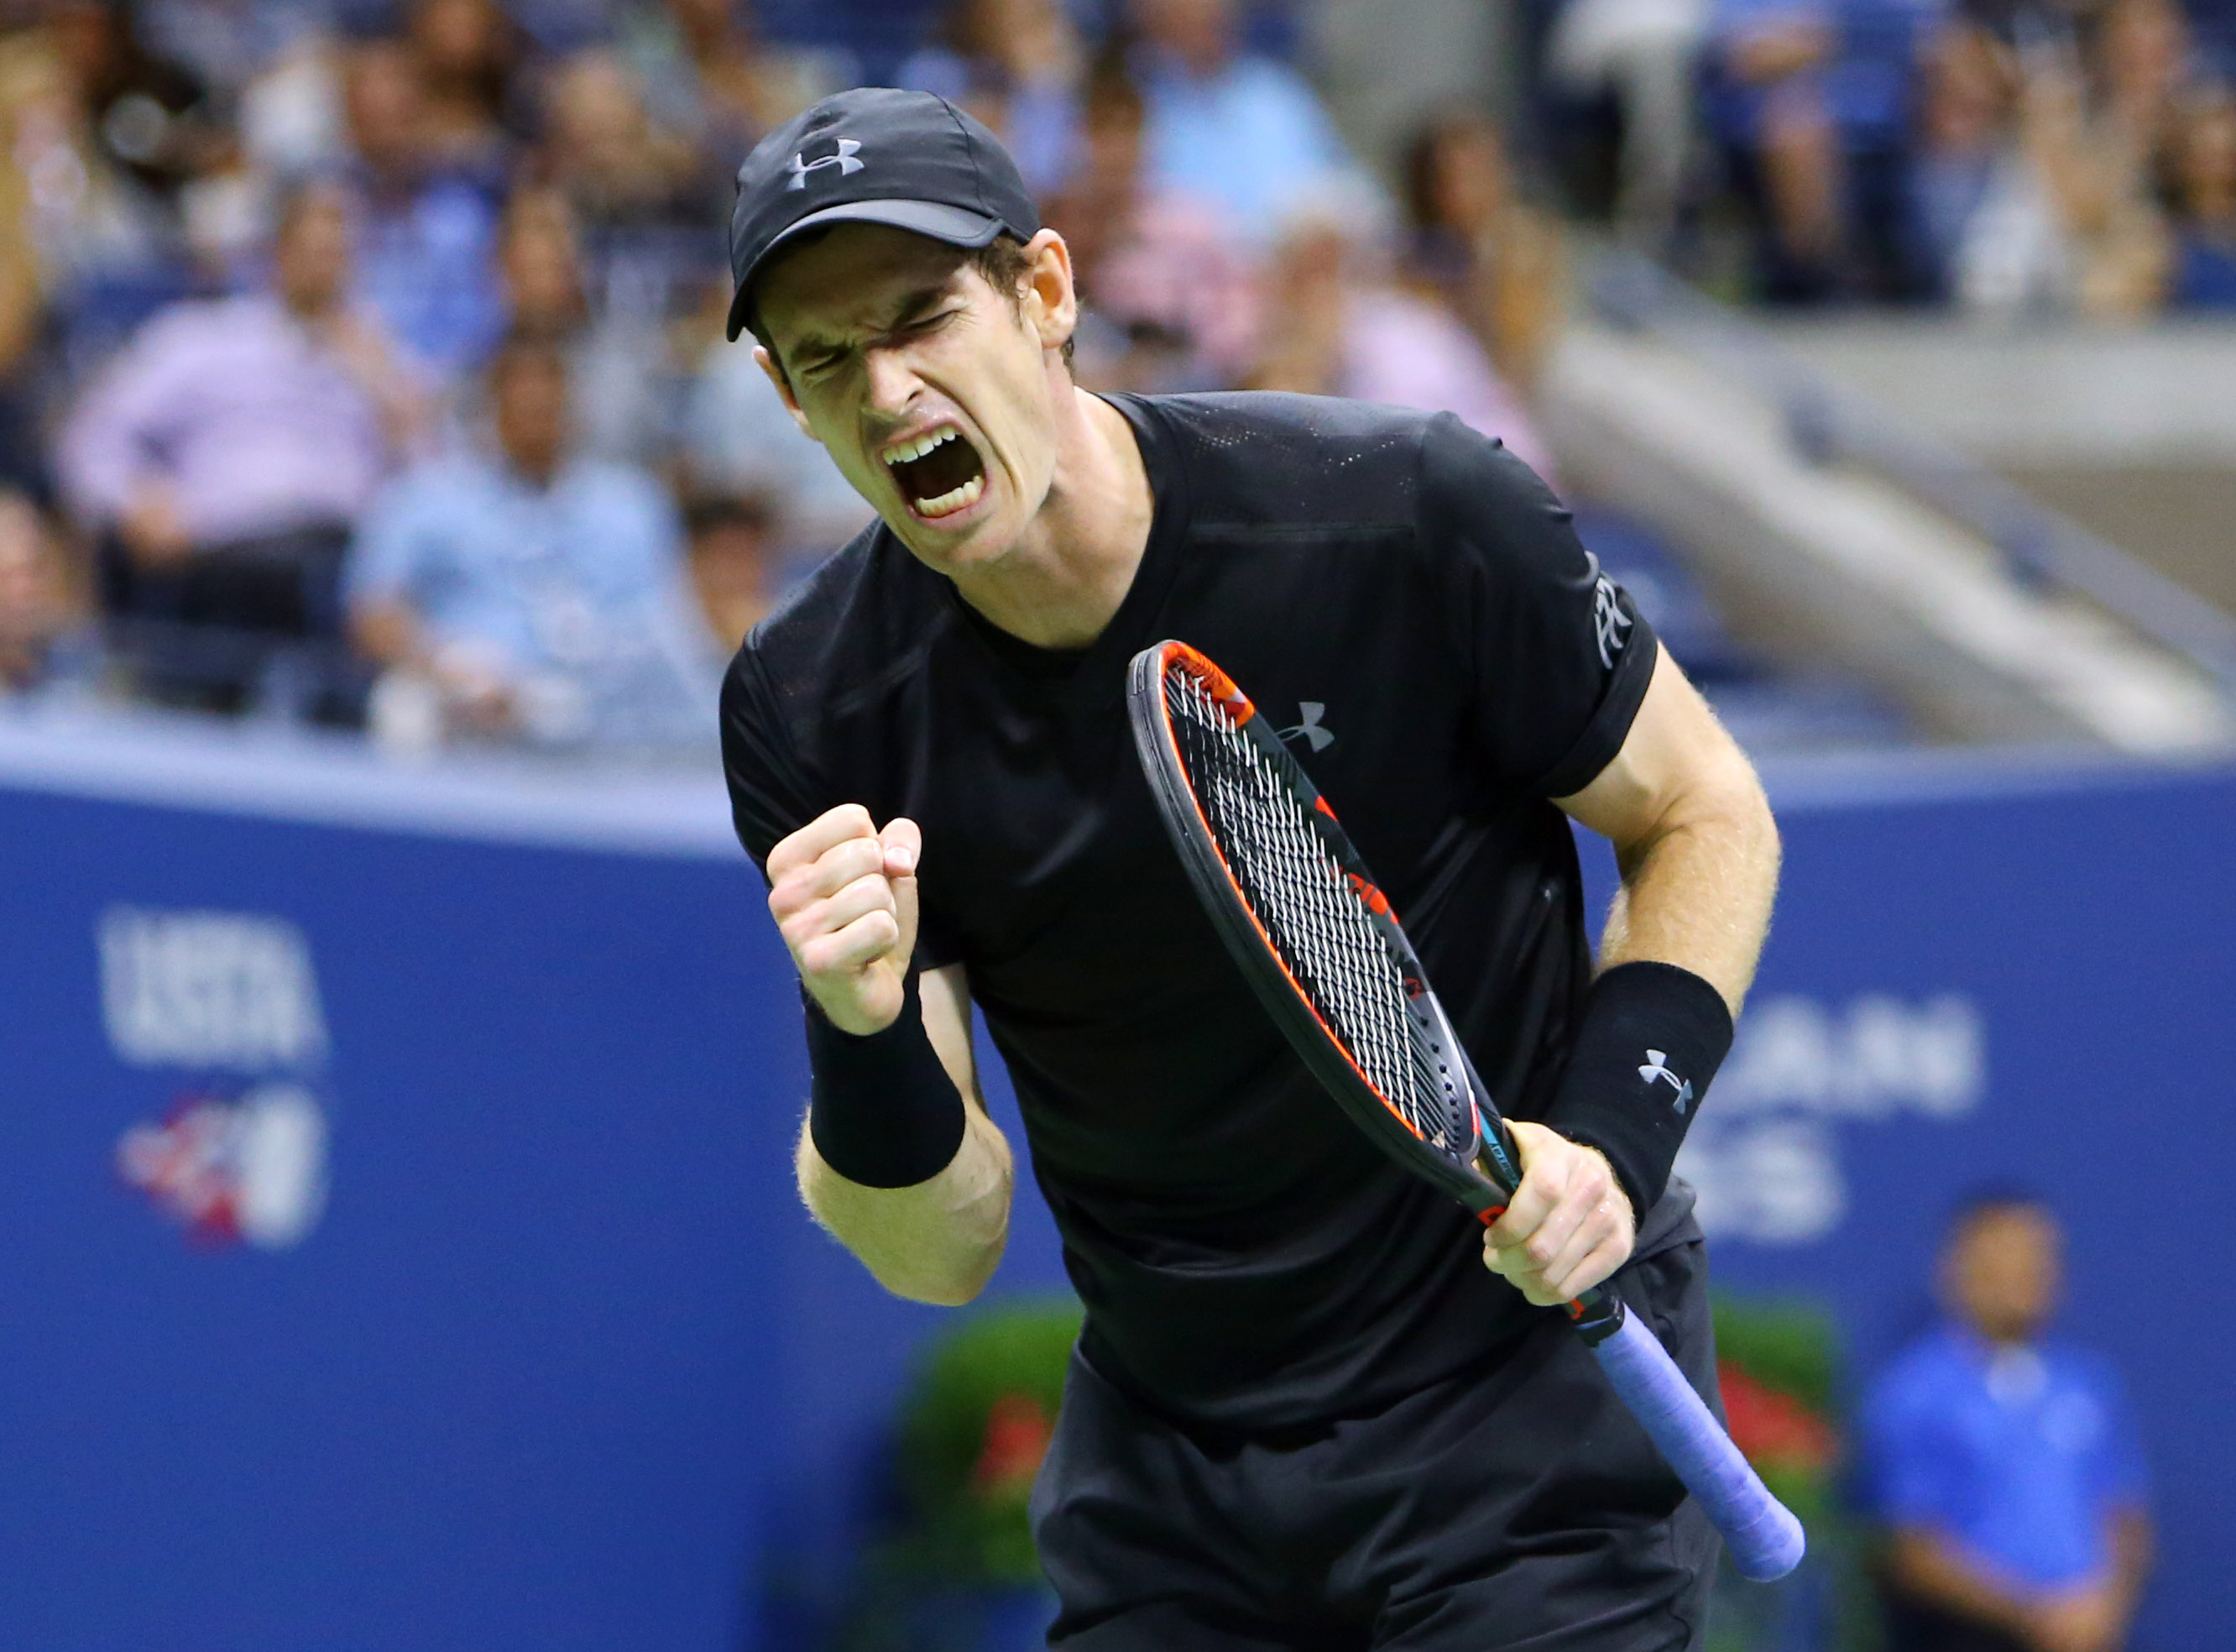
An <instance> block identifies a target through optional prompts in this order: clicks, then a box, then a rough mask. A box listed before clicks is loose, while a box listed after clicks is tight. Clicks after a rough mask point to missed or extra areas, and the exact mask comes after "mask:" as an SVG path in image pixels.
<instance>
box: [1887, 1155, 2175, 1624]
mask: <svg viewBox="0 0 2236 1652" xmlns="http://www.w3.org/2000/svg"><path fill="white" fill-rule="evenodd" d="M2061 1248H2062V1234H2060V1232H2059V1229H2058V1226H2057V1223H2056V1221H2055V1219H2054V1218H2053V1217H2052V1216H2051V1214H2049V1210H2048V1209H2047V1208H2045V1207H2044V1206H2043V1205H2042V1203H2041V1202H2040V1201H2037V1200H2035V1199H2034V1198H2032V1197H2030V1196H2029V1195H2023V1194H2016V1193H2006V1192H1996V1193H1991V1194H1989V1195H1984V1196H1982V1197H1979V1198H1976V1199H1975V1200H1973V1201H1970V1202H1969V1203H1968V1204H1967V1205H1966V1206H1965V1208H1963V1209H1962V1210H1961V1211H1960V1212H1959V1214H1958V1215H1957V1219H1956V1221H1955V1222H1954V1223H1953V1224H1952V1225H1951V1227H1950V1233H1949V1236H1948V1239H1947V1241H1946V1243H1945V1245H1944V1247H1943V1253H1942V1258H1941V1265H1940V1274H1939V1281H1938V1282H1939V1289H1940V1296H1941V1301H1942V1306H1943V1313H1944V1319H1943V1323H1942V1324H1941V1326H1939V1327H1938V1328H1937V1329H1936V1330H1934V1331H1932V1332H1930V1333H1928V1334H1927V1335H1926V1336H1925V1337H1924V1339H1921V1340H1920V1341H1918V1342H1917V1343H1916V1344H1915V1345H1913V1346H1911V1347H1910V1349H1909V1350H1908V1351H1907V1352H1906V1353H1904V1354H1903V1355H1902V1357H1901V1358H1900V1359H1897V1361H1896V1363H1895V1364H1894V1366H1892V1367H1891V1369H1890V1370H1888V1371H1887V1372H1885V1374H1884V1375H1883V1376H1882V1377H1881V1378H1880V1379H1879V1380H1878V1384H1877V1385H1875V1386H1874V1388H1873V1389H1872V1391H1871V1394H1870V1395H1869V1397H1868V1399H1867V1400H1866V1402H1865V1404H1864V1408H1863V1412H1862V1418H1861V1452H1862V1459H1861V1461H1862V1468H1863V1471H1864V1478H1865V1480H1866V1482H1867V1484H1868V1490H1869V1496H1870V1500H1871V1504H1872V1506H1873V1509H1874V1510H1875V1512H1876V1514H1877V1515H1878V1518H1879V1519H1880V1520H1882V1521H1883V1522H1884V1524H1885V1526H1886V1528H1887V1531H1888V1538H1889V1543H1888V1549H1887V1553H1886V1559H1885V1564H1884V1576H1883V1587H1884V1597H1885V1601H1886V1605H1887V1611H1888V1619H1889V1641H1890V1644H1891V1645H1892V1646H1896V1647H1899V1648H1902V1649H1904V1652H2117V1649H2119V1648H2120V1647H2121V1646H2122V1645H2123V1644H2124V1643H2125V1642H2126V1638H2127V1625H2128V1623H2129V1622H2130V1621H2131V1620H2132V1618H2133V1616H2134V1609H2135V1603H2136V1600H2137V1597H2138V1596H2139V1595H2140V1593H2141V1588H2142V1583H2143V1579H2144V1576H2145V1574H2146V1572H2147V1570H2148V1566H2149V1555H2150V1549H2151V1528H2150V1521H2149V1517H2148V1516H2147V1513H2146V1512H2145V1507H2144V1496H2145V1487H2144V1473H2143V1465H2142V1460H2141V1451H2140V1448H2139V1446H2138V1445H2137V1442H2136V1436H2135V1422H2134V1417H2133V1415H2132V1414H2131V1413H2130V1412H2129V1410H2128V1408H2127V1400H2126V1398H2125V1395H2124V1392H2123V1391H2122V1389H2121V1385H2120V1382H2119V1379H2118V1378H2117V1377H2116V1376H2115V1375H2114V1372H2113V1371H2112V1369H2111V1367H2110V1366H2109V1365H2108V1364H2107V1363H2106V1362H2105V1361H2104V1360H2102V1359H2100V1358H2098V1357H2097V1356H2095V1355H2094V1354H2091V1353H2085V1352H2083V1351H2081V1350H2080V1349H2077V1348H2075V1347H2072V1346H2069V1345H2068V1344H2066V1343H2064V1342H2062V1341H2060V1340H2056V1339H2049V1338H2048V1337H2046V1336H2045V1334H2044V1333H2045V1330H2046V1328H2047V1326H2048V1325H2049V1320H2050V1319H2051V1317H2052V1315H2053V1314H2054V1313H2055V1309H2056V1305H2057V1299H2058V1294H2059V1290H2060V1274H2061V1267H2062V1263H2061V1257H2060V1252H2061Z"/></svg>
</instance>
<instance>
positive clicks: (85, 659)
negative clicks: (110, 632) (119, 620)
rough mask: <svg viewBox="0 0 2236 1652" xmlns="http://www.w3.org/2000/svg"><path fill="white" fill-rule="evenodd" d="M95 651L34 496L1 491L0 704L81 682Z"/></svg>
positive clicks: (78, 594)
mask: <svg viewBox="0 0 2236 1652" xmlns="http://www.w3.org/2000/svg"><path fill="white" fill-rule="evenodd" d="M96 654H97V650H96V649H95V646H94V642H93V639H92V636H91V634H90V631H89V627H88V623H87V614H86V608H85V602H84V596H83V593H82V590H81V589H79V586H78V582H76V580H74V579H73V578H72V577H71V570H70V567H69V562H68V559H67V557H66V556H65V554H64V551H63V549H62V542H61V540H60V539H59V538H58V537H57V536H56V535H55V533H54V532H53V530H52V529H51V528H50V526H49V523H48V522H47V520H46V518H45V517H43V515H42V514H41V512H40V510H39V508H38V507H37V506H36V504H34V503H32V502H31V501H30V499H29V498H27V497H25V496H24V495H23V494H22V493H19V492H16V491H15V490H11V489H9V488H6V487H0V699H4V698H5V697H7V696H8V695H10V694H34V693H36V692H38V691H40V690H42V689H44V688H52V687H55V686H56V685H58V684H60V683H62V682H65V681H72V680H74V679H76V678H81V677H82V675H84V674H85V673H86V672H88V671H89V670H90V669H91V668H92V665H93V661H94V660H95V656H96Z"/></svg>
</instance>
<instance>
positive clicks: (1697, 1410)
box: [1592, 1313, 1808, 1583]
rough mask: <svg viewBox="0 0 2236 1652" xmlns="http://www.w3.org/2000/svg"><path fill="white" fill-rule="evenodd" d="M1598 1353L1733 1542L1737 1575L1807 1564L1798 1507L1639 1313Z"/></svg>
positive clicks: (1765, 1575) (1763, 1574) (1759, 1578)
mask: <svg viewBox="0 0 2236 1652" xmlns="http://www.w3.org/2000/svg"><path fill="white" fill-rule="evenodd" d="M1592 1352H1593V1353H1595V1354H1597V1355H1598V1356H1599V1361H1600V1367H1601V1369H1602V1370H1603V1371H1605V1372H1607V1374H1608V1382H1609V1383H1611V1384H1613V1385H1614V1386H1615V1392H1616V1393H1618V1394H1620V1395H1621V1397H1622V1403H1623V1404H1624V1405H1628V1407H1630V1414H1631V1415H1632V1416H1634V1417H1635V1418H1638V1420H1639V1423H1640V1424H1641V1425H1642V1426H1643V1427H1644V1428H1645V1430H1646V1432H1647V1434H1649V1435H1651V1436H1652V1437H1653V1439H1654V1444H1655V1445H1658V1446H1660V1447H1661V1455H1662V1456H1663V1457H1665V1458H1667V1459H1668V1461H1669V1466H1670V1467H1671V1468H1673V1469H1674V1470H1676V1471H1677V1478H1679V1479H1680V1480H1682V1481H1684V1483H1685V1486H1686V1489H1687V1491H1691V1492H1692V1494H1693V1496H1694V1497H1698V1498H1700V1506H1701V1507H1702V1508H1704V1509H1706V1510H1707V1511H1708V1518H1709V1519H1710V1520H1712V1521H1713V1522H1714V1523H1715V1527H1716V1530H1719V1531H1720V1532H1722V1533H1723V1534H1724V1541H1725V1542H1726V1543H1728V1544H1729V1545H1730V1546H1731V1551H1732V1560H1733V1563H1735V1564H1736V1565H1737V1566H1738V1567H1739V1576H1742V1577H1746V1578H1751V1579H1753V1581H1754V1582H1756V1583H1768V1582H1770V1581H1771V1579H1772V1578H1774V1577H1783V1576H1786V1573H1788V1572H1790V1571H1792V1570H1793V1569H1794V1568H1795V1567H1796V1566H1798V1565H1799V1564H1800V1563H1801V1554H1802V1550H1804V1549H1805V1548H1806V1547H1807V1545H1808V1539H1807V1537H1805V1536H1804V1535H1803V1533H1802V1530H1801V1523H1800V1522H1799V1520H1797V1519H1795V1518H1794V1517H1793V1514H1792V1510H1789V1509H1787V1508H1786V1505H1785V1504H1782V1503H1780V1502H1779V1500H1778V1499H1777V1498H1776V1497H1772V1496H1771V1495H1770V1488H1769V1487H1768V1486H1766V1485H1765V1484H1763V1483H1762V1477H1761V1476H1759V1475H1758V1474H1757V1473H1756V1472H1755V1471H1753V1469H1752V1468H1749V1467H1748V1466H1747V1460H1746V1458H1744V1457H1741V1456H1740V1455H1739V1447H1738V1446H1736V1445H1733V1444H1732V1437H1731V1436H1730V1435H1728V1434H1726V1432H1724V1430H1723V1426H1722V1425H1721V1424H1720V1423H1718V1422H1717V1421H1716V1418H1715V1414H1714V1413H1713V1412H1711V1411H1709V1409H1708V1407H1707V1403H1706V1402H1705V1401H1704V1400H1702V1399H1701V1398H1700V1395H1699V1394H1697V1393H1695V1392H1693V1385H1692V1384H1691V1383H1689V1382H1687V1380H1686V1379H1685V1373H1684V1372H1681V1371H1680V1370H1678V1369H1677V1362H1676V1361H1675V1360H1674V1359H1671V1358H1670V1357H1669V1354H1668V1352H1667V1350H1666V1349H1665V1348H1663V1347H1662V1346H1661V1343H1660V1342H1659V1341H1657V1340H1655V1339H1654V1333H1653V1332H1651V1331H1649V1330H1647V1328H1646V1326H1645V1325H1644V1324H1643V1323H1642V1322H1641V1320H1640V1319H1639V1317H1638V1316H1637V1315H1636V1314H1634V1313H1626V1314H1625V1315H1623V1319H1622V1324H1621V1326H1620V1327H1619V1328H1618V1329H1617V1330H1616V1331H1615V1333H1614V1334H1613V1335H1612V1336H1609V1337H1608V1338H1606V1339H1604V1340H1602V1341H1601V1342H1600V1343H1599V1344H1598V1345H1597V1346H1595V1347H1594V1348H1593V1350H1592Z"/></svg>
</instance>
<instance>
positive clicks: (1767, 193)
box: [1707, 0, 1846, 303]
mask: <svg viewBox="0 0 2236 1652" xmlns="http://www.w3.org/2000/svg"><path fill="white" fill-rule="evenodd" d="M1833 45H1834V36H1833V30H1832V20H1831V19H1830V18H1829V17H1828V16H1825V12H1824V11H1823V10H1822V9H1821V8H1820V7H1819V6H1818V5H1816V4H1815V3H1812V0H1716V4H1715V6H1714V8H1713V13H1712V19H1711V24H1710V30H1709V47H1708V69H1709V80H1708V85H1709V96H1708V103H1707V113H1708V116H1709V120H1710V123H1711V125H1712V126H1713V128H1714V130H1715V133H1716V135H1717V138H1718V140H1719V141H1720V143H1721V145H1722V147H1723V148H1724V152H1725V155H1726V158H1727V160H1728V161H1729V163H1730V169H1731V172H1732V175H1733V181H1734V182H1735V184H1736V185H1737V188H1738V190H1739V194H1740V195H1741V196H1742V197H1743V198H1744V199H1746V201H1748V202H1749V204H1750V205H1752V206H1753V207H1754V209H1755V210H1756V211H1757V212H1758V213H1759V215H1760V216H1761V218H1762V220H1763V226H1762V230H1761V233H1760V234H1759V237H1758V243H1757V250H1756V256H1755V263H1756V278H1755V279H1756V284H1757V288H1758V291H1759V294H1760V296H1762V297H1763V298H1765V299H1768V300H1770V301H1771V302H1773V303H1784V302H1808V301H1812V300H1815V299H1822V298H1825V297H1826V296H1828V295H1830V294H1831V293H1832V292H1833V291H1834V289H1835V288H1836V286H1837V285H1838V280H1839V275H1840V259H1841V254H1842V252H1843V249H1844V244H1845V238H1846V226H1845V222H1844V214H1843V210H1842V200H1841V196H1842V193H1843V189H1844V183H1843V180H1842V176H1841V171H1840V156H1839V145H1838V135H1837V134H1836V133H1835V132H1834V130H1833V127H1832V109H1831V107H1830V105H1829V104H1828V102H1827V101H1826V98H1825V73H1824V71H1825V64H1826V63H1828V62H1829V61H1830V60H1831V57H1832V51H1833Z"/></svg>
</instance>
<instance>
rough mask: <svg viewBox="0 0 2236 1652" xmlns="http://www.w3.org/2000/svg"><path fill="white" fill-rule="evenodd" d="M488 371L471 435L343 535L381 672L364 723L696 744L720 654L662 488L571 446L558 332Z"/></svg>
mask: <svg viewBox="0 0 2236 1652" xmlns="http://www.w3.org/2000/svg"><path fill="white" fill-rule="evenodd" d="M488 379H489V406H490V429H489V430H488V431H486V432H485V433H483V439H482V440H481V441H480V442H478V443H477V444H476V445H475V446H473V447H472V448H470V449H467V450H465V451H460V452H457V453H456V454H454V455H451V456H449V457H444V458H442V459H439V460H436V461H433V462H431V463H429V464H424V465H423V466H421V467H419V468H418V469H415V470H414V471H411V472H410V473H408V474H407V475H405V476H404V477H401V478H400V479H399V480H398V482H397V483H396V484H394V485H393V486H392V487H391V489H389V490H387V491H386V492H385V494H384V495H383V496H382V497H381V498H380V499H379V500H378V503H376V504H375V505H374V507H373V509H372V510H371V511H370V512H369V513H368V515H367V517H366V520H365V526H364V529H363V530H362V531H361V533H360V534H359V535H358V543H357V548H356V554H355V556H354V557H353V558H352V563H351V568H350V585H349V606H350V622H351V629H352V634H353V635H354V636H355V638H356V640H357V643H358V647H359V648H360V649H362V651H363V652H364V653H365V655H366V656H367V657H368V658H369V659H371V660H372V661H375V662H377V663H378V665H379V666H381V667H382V668H385V670H386V672H387V673H388V675H387V676H385V677H384V679H383V680H382V681H381V683H380V684H379V685H378V687H377V688H375V689H374V691H373V700H372V732H373V734H374V736H375V738H376V739H379V740H384V741H385V742H388V743H390V744H391V745H394V746H398V747H404V748H406V749H409V748H412V747H424V746H427V745H431V744H434V743H437V741H439V740H441V739H442V738H444V736H445V735H449V734H467V735H473V736H477V737H480V738H483V739H491V740H525V741H529V742H531V743H535V744H539V745H546V746H558V747H602V748H606V749H621V748H628V747H648V748H658V747H670V748H674V747H686V748H688V747H704V746H707V745H710V744H711V742H712V741H713V740H714V696H715V689H716V681H717V678H718V676H719V674H720V658H719V656H718V651H717V643H716V639H715V638H714V635H713V633H712V631H711V629H709V626H708V623H707V621H706V620H705V619H704V618H703V617H702V616H701V615H700V612H699V610H698V609H697V608H696V606H695V604H694V601H693V598H692V596H691V594H690V592H689V590H688V589H687V584H686V576H685V566H684V550H683V538H682V533H681V525H680V523H678V521H677V518H676V513H675V510H674V505H673V504H672V503H671V502H670V500H669V498H668V494H667V493H666V491H665V490H663V489H662V488H661V485H660V484H659V482H658V481H657V480H656V479H655V478H654V477H652V476H650V475H648V474H647V473H646V472H644V471H641V470H638V469H635V468H634V467H631V466H628V465H621V464H609V463H606V462H603V461H600V460H595V459H589V458H584V457H579V456H578V455H576V454H575V452H573V451H571V446H570V433H571V429H572V425H573V413H572V410H571V409H570V407H569V366H568V359H567V356H566V353H565V352H564V350H563V349H562V346H561V345H560V344H559V343H558V342H557V341H556V340H553V339H542V338H536V337H532V336H518V337H515V338H513V339H509V340H507V341H506V343H505V344H504V345H503V346H502V347H501V348H500V349H499V350H498V351H497V355H496V357H495V358H494V359H492V360H491V362H490V366H489V370H488Z"/></svg>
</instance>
